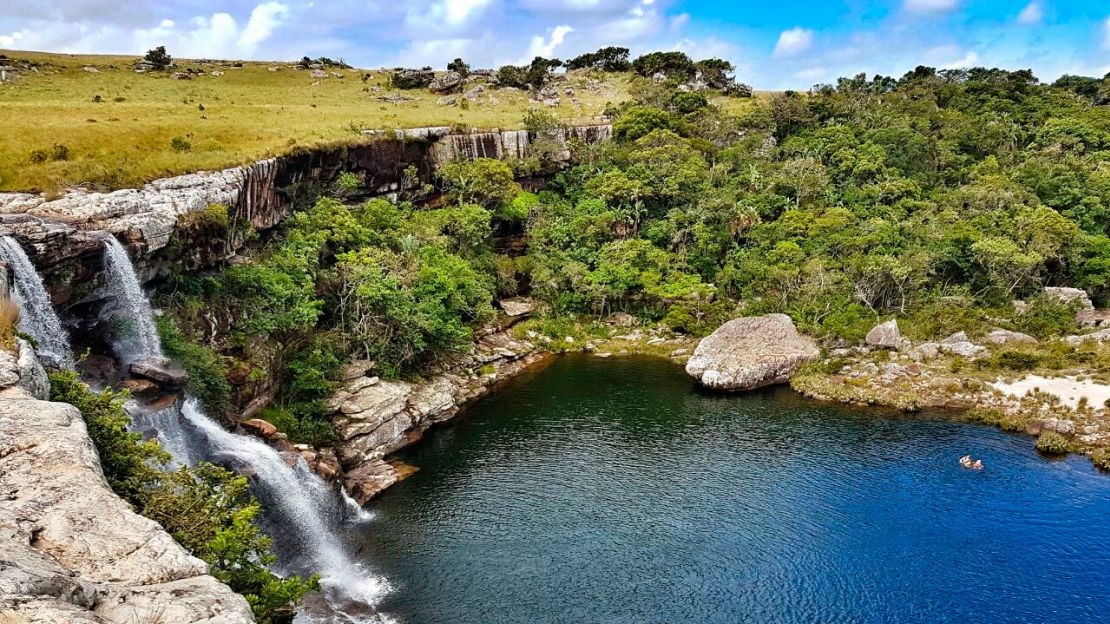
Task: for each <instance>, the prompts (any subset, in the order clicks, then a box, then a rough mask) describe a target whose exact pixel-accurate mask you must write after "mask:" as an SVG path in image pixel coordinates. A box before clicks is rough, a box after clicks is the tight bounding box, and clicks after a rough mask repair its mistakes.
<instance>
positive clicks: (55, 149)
mask: <svg viewBox="0 0 1110 624" xmlns="http://www.w3.org/2000/svg"><path fill="white" fill-rule="evenodd" d="M30 160H31V162H32V163H34V164H39V163H44V162H46V161H48V160H53V161H59V160H69V147H68V146H67V145H64V144H62V143H55V144H53V145H51V146H50V147H49V148H47V149H35V150H31V158H30Z"/></svg>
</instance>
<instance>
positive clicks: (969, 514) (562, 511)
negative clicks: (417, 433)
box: [348, 356, 1110, 624]
mask: <svg viewBox="0 0 1110 624" xmlns="http://www.w3.org/2000/svg"><path fill="white" fill-rule="evenodd" d="M968 452H970V453H973V454H974V455H975V456H976V457H982V458H983V459H984V463H985V464H986V470H984V471H982V472H978V473H977V472H969V471H965V470H963V469H961V468H960V467H959V466H958V465H957V463H956V460H957V458H959V456H960V455H963V454H964V453H968ZM405 459H406V461H409V462H411V463H413V464H415V465H417V466H420V468H421V470H420V472H418V473H416V474H415V475H414V476H412V477H410V478H409V479H408V480H407V481H405V482H403V483H401V484H399V485H397V486H394V488H392V489H391V490H389V491H388V492H386V493H385V494H384V495H383V496H382V497H381V498H380V499H379V500H378V501H377V502H376V503H375V504H374V505H373V510H374V512H375V514H376V516H377V519H376V520H375V521H374V522H371V523H368V524H365V525H361V526H360V527H359V528H357V529H354V530H353V531H352V533H351V534H350V535H349V536H348V537H349V539H350V540H352V541H354V542H357V543H358V545H359V546H360V549H361V550H360V552H361V553H362V555H361V556H362V557H363V558H364V559H365V561H366V562H367V565H369V566H371V567H372V568H373V569H374V570H375V571H378V572H381V573H383V574H384V575H385V576H386V577H387V578H388V579H389V580H390V583H391V584H392V586H393V588H394V589H393V591H392V593H391V594H389V596H388V597H387V598H386V599H385V601H384V602H383V604H382V605H381V606H382V609H383V610H385V611H386V612H388V613H391V614H394V616H395V617H396V618H397V619H398V620H399V621H400V622H405V623H406V624H423V623H433V622H436V623H438V622H444V623H455V622H460V623H469V622H482V623H487V624H488V623H501V622H504V623H517V622H537V623H561V622H568V623H570V622H574V623H575V624H580V623H582V622H606V623H625V622H628V623H632V622H636V623H641V622H721V623H725V622H728V623H732V622H738V621H745V622H872V621H881V622H949V621H951V622H957V621H958V622H966V621H980V622H1030V621H1046V620H1050V619H1051V620H1055V619H1063V618H1068V619H1071V620H1073V621H1097V620H1098V619H1099V618H1101V617H1104V616H1105V614H1106V613H1108V612H1110V582H1108V581H1107V579H1108V578H1110V530H1108V529H1110V496H1108V495H1110V479H1108V478H1106V477H1105V476H1102V475H1098V474H1097V473H1095V472H1094V471H1093V470H1092V469H1091V468H1090V466H1089V462H1087V461H1086V460H1085V459H1083V458H1069V459H1067V460H1064V461H1054V462H1049V461H1046V460H1044V459H1042V458H1041V457H1040V456H1038V455H1037V454H1035V453H1034V452H1033V450H1032V440H1031V439H1028V438H1025V437H1019V436H1012V435H1008V434H1005V433H1002V432H999V431H997V430H995V429H991V428H986V427H979V426H974V425H968V424H963V423H957V422H950V421H945V420H943V419H928V418H922V417H914V418H909V417H904V416H899V415H894V414H876V413H875V412H873V411H867V412H863V411H860V410H853V409H849V408H845V407H839V406H826V405H819V404H816V403H813V402H810V401H806V400H804V399H801V398H800V397H798V396H796V395H794V394H792V393H790V392H789V391H788V390H784V389H776V390H767V391H761V392H756V393H751V394H745V395H735V396H722V395H713V394H707V393H704V392H701V391H699V390H697V389H696V388H694V387H693V386H692V385H691V383H690V382H689V380H688V379H687V378H686V376H685V375H684V374H683V373H682V372H681V370H680V369H678V368H676V367H673V366H672V365H670V364H669V363H666V362H656V361H650V360H647V361H645V360H620V359H610V360H600V359H589V358H582V357H573V356H572V357H565V358H562V359H560V360H558V361H556V362H555V363H554V364H552V365H551V366H549V367H548V368H546V369H545V370H544V371H543V372H541V373H539V374H537V375H535V376H531V377H528V378H526V379H523V380H520V381H518V382H516V383H513V384H512V385H511V386H509V387H507V388H506V389H504V390H503V391H501V392H499V393H497V394H495V395H493V396H491V397H489V398H487V399H485V400H483V401H482V402H480V403H479V404H477V405H476V406H475V407H473V408H472V409H471V410H470V411H469V412H468V413H467V414H466V415H464V416H462V417H460V418H459V419H458V420H457V421H456V423H455V424H454V425H452V426H450V427H448V428H445V429H442V430H439V431H436V432H433V433H432V434H430V435H429V436H428V437H427V439H426V440H425V441H424V442H422V443H421V444H420V445H418V446H417V447H416V448H413V449H411V450H410V452H409V453H408V454H407V455H406V457H405Z"/></svg>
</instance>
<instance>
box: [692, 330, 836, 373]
mask: <svg viewBox="0 0 1110 624" xmlns="http://www.w3.org/2000/svg"><path fill="white" fill-rule="evenodd" d="M820 353H821V352H820V350H819V349H818V348H817V345H815V344H814V343H813V341H812V340H810V339H809V338H806V337H805V336H803V335H801V334H799V333H798V330H797V328H795V327H794V322H793V321H791V320H790V317H789V316H787V315H785V314H767V315H764V316H747V317H743V318H738V319H733V320H731V321H729V322H727V323H725V324H724V325H721V326H720V327H718V328H717V330H716V331H715V332H713V333H712V334H710V335H709V336H706V337H705V338H704V339H702V341H701V342H700V343H698V348H697V349H696V350H694V355H693V356H691V357H690V360H689V361H688V362H687V363H686V372H687V373H689V374H690V376H692V377H694V378H695V379H697V380H698V382H699V383H701V385H703V386H705V387H706V388H712V389H714V390H751V389H752V388H759V387H761V386H768V385H772V384H779V383H785V382H786V381H787V379H788V378H789V377H790V374H791V373H792V372H794V369H796V368H797V367H798V365H799V364H801V363H802V362H807V361H809V360H813V359H816V358H817V357H818V356H819V355H820Z"/></svg>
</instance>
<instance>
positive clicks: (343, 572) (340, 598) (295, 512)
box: [105, 236, 389, 624]
mask: <svg viewBox="0 0 1110 624" xmlns="http://www.w3.org/2000/svg"><path fill="white" fill-rule="evenodd" d="M105 266H106V268H107V270H108V273H109V276H110V279H111V281H112V283H113V284H114V285H115V287H116V289H117V293H118V299H119V301H118V302H117V308H118V309H117V310H116V311H115V314H120V313H123V314H127V315H128V318H129V319H130V320H131V321H132V323H133V328H134V329H135V331H134V332H131V333H130V334H129V335H128V336H126V337H125V340H124V341H123V342H122V343H121V344H120V345H119V346H118V347H116V351H117V356H119V357H120V359H122V360H125V361H136V360H138V359H146V358H161V357H163V355H162V345H161V342H160V341H159V340H158V333H157V328H156V327H155V324H154V320H153V317H152V314H151V308H150V303H149V302H148V301H147V299H146V296H145V295H144V294H143V291H142V287H141V286H140V284H139V280H138V278H137V277H136V275H135V269H134V266H133V265H132V263H131V259H130V257H129V256H128V255H127V251H126V250H125V249H124V248H123V246H122V245H120V244H119V241H117V240H116V239H115V238H114V237H111V236H109V237H107V238H106V239H105ZM117 340H119V338H117ZM133 425H134V426H135V428H136V429H139V430H145V431H152V432H154V433H155V435H157V437H158V439H159V441H160V442H161V443H162V445H163V447H164V448H165V449H166V450H167V451H168V452H169V453H170V454H171V455H173V456H174V459H175V460H176V461H177V462H179V463H181V464H184V465H193V464H194V463H195V462H197V461H211V462H215V463H219V464H224V465H230V466H231V467H233V468H234V469H235V470H237V471H239V472H241V473H242V474H244V475H247V476H248V477H250V479H251V482H252V491H253V492H254V494H255V495H256V496H257V497H258V499H259V500H260V501H261V502H262V506H263V509H265V514H264V515H265V518H264V520H265V521H266V524H267V525H268V527H267V528H269V529H270V532H271V533H281V536H280V537H281V538H282V539H275V540H274V542H275V544H276V545H278V546H279V547H281V546H287V547H288V548H291V549H292V548H295V549H296V552H295V553H290V555H291V556H288V557H285V559H287V560H289V563H287V565H286V566H285V570H283V571H286V572H292V573H296V572H317V573H319V574H320V585H321V587H322V588H323V590H324V592H323V596H322V599H323V604H322V605H321V610H322V611H324V612H325V613H324V615H323V616H322V617H313V616H305V617H303V618H298V619H299V620H300V621H306V622H307V621H320V622H358V623H365V624H379V623H383V622H385V621H386V620H384V619H383V617H382V616H380V615H379V614H377V613H375V612H374V610H373V606H374V605H375V604H377V603H378V601H379V600H381V598H382V597H383V596H384V595H385V593H386V592H387V591H388V590H389V586H388V584H387V583H386V582H385V581H384V580H383V579H381V578H379V577H376V576H374V575H372V574H370V573H368V572H366V571H364V570H363V568H362V567H361V566H360V565H359V564H358V563H356V562H354V561H353V560H352V559H351V558H350V557H348V556H347V553H346V551H345V549H344V546H343V544H342V542H341V541H340V540H339V538H338V537H337V532H336V530H335V529H336V527H337V526H339V525H340V524H342V523H345V522H361V521H364V520H366V519H368V518H369V514H368V513H367V512H366V511H365V510H363V509H362V508H360V507H359V506H358V505H357V504H355V503H354V501H353V500H351V499H350V497H349V496H346V493H342V496H340V495H337V494H336V492H335V491H334V490H332V489H331V488H330V487H329V486H328V485H327V484H326V483H324V481H323V480H322V479H320V477H319V476H317V475H316V474H315V473H313V472H312V471H311V470H309V469H308V466H307V465H306V464H305V462H304V459H303V458H301V457H300V456H299V455H298V456H295V459H296V461H295V462H294V463H293V465H292V466H291V465H290V464H289V463H287V462H286V460H285V458H284V457H283V456H282V454H280V453H278V452H277V451H276V450H274V449H273V448H271V447H270V446H268V445H266V444H265V443H263V442H261V441H259V440H257V439H255V438H253V437H250V436H245V435H237V434H234V433H231V432H229V431H226V430H225V429H224V428H223V427H221V426H220V425H218V424H217V423H216V422H215V421H213V420H212V419H210V418H208V416H207V415H205V414H204V411H203V410H202V408H201V406H200V404H199V402H198V401H197V400H196V399H194V398H188V399H187V400H186V401H185V404H184V406H183V407H182V408H181V409H180V410H179V409H178V408H177V407H176V406H174V407H170V408H165V409H162V410H156V411H148V412H142V411H137V412H136V413H134V414H133ZM317 602H320V601H317Z"/></svg>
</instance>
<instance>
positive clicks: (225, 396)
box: [155, 316, 232, 415]
mask: <svg viewBox="0 0 1110 624" xmlns="http://www.w3.org/2000/svg"><path fill="white" fill-rule="evenodd" d="M155 322H156V323H157V324H158V334H159V336H160V337H161V339H162V350H163V351H165V354H166V356H167V357H170V358H173V359H174V360H176V361H178V362H180V363H181V366H182V367H184V368H185V372H187V373H189V391H190V392H192V393H193V395H194V396H196V397H197V398H198V399H200V401H201V403H203V404H204V407H205V408H206V409H207V410H208V411H209V412H210V413H212V414H220V415H227V414H229V413H230V412H231V407H232V405H231V384H230V383H229V382H228V380H227V373H228V367H227V363H226V361H225V360H224V358H223V357H222V356H220V355H219V354H218V353H216V352H215V351H214V350H213V349H211V348H209V347H207V346H205V345H203V344H200V343H199V342H196V341H195V340H191V339H189V338H188V337H187V336H185V334H183V333H182V332H181V330H180V329H179V328H178V327H177V324H176V323H175V322H174V321H173V319H172V318H170V317H168V316H160V317H157V318H156V319H155Z"/></svg>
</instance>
